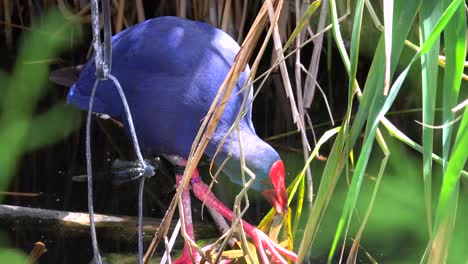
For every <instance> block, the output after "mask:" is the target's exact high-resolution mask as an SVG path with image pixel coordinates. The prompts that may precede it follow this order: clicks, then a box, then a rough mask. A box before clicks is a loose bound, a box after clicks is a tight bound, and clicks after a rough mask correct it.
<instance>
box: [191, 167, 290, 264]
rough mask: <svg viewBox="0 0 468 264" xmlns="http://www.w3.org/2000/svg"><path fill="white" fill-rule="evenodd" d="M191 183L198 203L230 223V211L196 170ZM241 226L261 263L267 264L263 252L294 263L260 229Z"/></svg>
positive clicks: (245, 225)
mask: <svg viewBox="0 0 468 264" xmlns="http://www.w3.org/2000/svg"><path fill="white" fill-rule="evenodd" d="M191 181H192V189H193V192H194V194H195V196H196V197H197V198H198V199H199V200H200V201H202V202H204V203H205V205H206V206H208V207H211V208H214V209H215V210H216V211H218V212H219V213H220V214H221V215H223V216H224V217H225V218H226V219H228V220H229V221H232V218H233V213H232V211H231V210H230V209H229V208H227V207H226V206H225V205H224V204H223V203H222V202H221V201H220V200H218V198H216V196H215V195H214V194H213V193H212V192H211V190H210V188H209V186H208V185H206V184H205V183H204V182H203V181H202V180H201V178H200V177H199V175H198V171H197V170H195V172H194V174H193V176H192V180H191ZM242 226H243V227H244V230H245V232H246V233H247V235H249V236H250V237H251V238H252V239H253V241H254V243H255V246H256V247H257V249H258V251H259V254H260V257H261V259H262V262H263V263H265V264H267V263H269V260H268V258H267V255H266V253H265V250H268V251H269V252H270V254H271V255H272V259H273V261H276V262H279V263H282V264H286V263H287V261H286V260H285V259H284V258H283V257H282V256H281V254H282V255H284V256H286V257H287V258H289V259H290V260H292V261H294V262H295V261H296V258H297V255H296V254H295V253H294V252H291V251H289V250H287V249H284V248H283V247H281V246H280V245H278V244H277V243H276V242H274V241H272V240H271V239H270V238H269V237H268V236H267V235H266V234H265V233H263V232H262V231H261V230H260V229H258V228H256V227H255V226H253V225H251V224H249V223H247V222H246V221H244V220H242Z"/></svg>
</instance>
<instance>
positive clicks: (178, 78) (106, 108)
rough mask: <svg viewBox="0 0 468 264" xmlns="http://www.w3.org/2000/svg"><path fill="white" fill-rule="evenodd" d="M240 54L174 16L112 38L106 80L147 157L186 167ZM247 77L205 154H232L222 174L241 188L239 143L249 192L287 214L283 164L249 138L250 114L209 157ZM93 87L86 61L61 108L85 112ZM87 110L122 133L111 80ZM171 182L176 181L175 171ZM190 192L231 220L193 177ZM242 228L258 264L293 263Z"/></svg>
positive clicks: (216, 32)
mask: <svg viewBox="0 0 468 264" xmlns="http://www.w3.org/2000/svg"><path fill="white" fill-rule="evenodd" d="M239 49H240V47H239V45H238V44H237V43H236V42H235V41H234V40H233V39H232V38H231V37H230V36H229V35H228V34H226V33H225V32H223V31H221V30H220V29H217V28H214V27H213V26H210V25H208V24H206V23H202V22H194V21H190V20H186V19H182V18H177V17H159V18H155V19H150V20H147V21H145V22H143V23H141V24H138V25H135V26H133V27H130V28H128V29H126V30H124V31H122V32H120V33H119V34H117V35H115V36H114V37H113V38H112V50H113V55H112V74H113V75H114V76H115V77H116V78H117V79H118V80H119V81H120V83H121V85H122V87H123V90H124V93H125V95H126V97H127V100H128V103H129V107H130V111H131V113H132V116H133V121H134V124H135V130H136V133H137V136H138V140H139V142H140V144H141V147H142V149H143V150H144V151H145V152H146V153H152V154H165V155H171V156H177V157H180V159H175V161H176V162H175V163H176V164H175V165H179V166H185V159H187V157H188V155H189V152H190V149H191V146H192V142H193V140H194V139H195V136H196V134H197V132H198V130H199V128H200V125H201V121H202V119H203V118H204V117H205V115H206V114H207V112H208V109H209V107H210V105H211V104H212V102H213V100H214V98H215V96H216V94H217V92H218V89H219V87H220V86H221V84H222V83H223V81H224V79H225V78H226V76H227V74H228V72H229V69H230V67H231V65H232V63H233V62H234V59H235V56H236V54H237V52H238V51H239ZM248 73H249V69H246V70H245V71H244V72H243V73H242V75H241V76H240V79H239V81H238V83H237V86H236V87H235V89H234V91H233V95H232V96H231V99H230V100H229V102H228V104H227V106H226V109H225V112H224V113H223V115H222V117H221V120H220V122H219V125H218V127H217V129H216V131H215V133H214V135H213V137H212V139H211V140H210V142H209V144H208V146H207V148H206V150H205V154H206V155H208V156H209V157H210V158H214V162H215V164H217V165H220V164H221V163H222V162H223V161H224V160H225V159H226V157H228V155H231V157H230V159H229V161H228V162H227V164H225V166H224V167H223V172H224V173H225V174H227V175H228V176H229V177H230V180H231V181H233V182H235V183H237V184H242V180H241V176H240V175H241V170H240V163H239V160H240V149H239V145H238V140H239V138H241V140H242V146H243V147H242V148H243V149H242V150H243V152H244V156H245V162H246V166H247V167H248V168H249V169H250V170H251V171H252V172H253V173H255V175H256V179H255V182H254V184H253V185H252V188H253V189H255V190H256V191H259V192H262V194H263V195H264V196H265V197H266V199H267V200H268V201H269V202H270V203H271V204H272V205H273V206H274V208H275V209H276V211H277V212H279V213H283V212H284V211H285V210H286V208H287V195H286V190H285V185H284V165H283V162H282V161H281V159H280V157H279V155H278V153H277V152H276V151H275V150H274V149H273V148H272V147H271V146H270V145H268V144H267V143H265V142H264V141H263V140H261V139H260V138H259V137H258V136H257V135H256V133H255V130H254V127H253V124H252V120H251V115H252V113H251V109H249V111H248V113H247V114H246V115H245V117H244V118H243V119H242V120H241V122H240V133H239V134H238V133H237V132H236V131H235V130H234V132H233V133H232V135H231V136H230V137H229V138H228V140H227V141H226V143H225V144H224V145H223V146H222V147H221V150H220V152H219V153H218V154H217V155H216V156H215V155H214V154H215V152H216V150H217V148H218V146H219V145H220V143H221V141H222V139H223V137H224V135H225V134H226V132H227V131H228V130H229V128H230V127H231V126H232V124H233V122H234V121H235V119H236V116H237V114H238V112H239V111H240V110H241V104H242V99H243V94H244V93H242V91H240V90H241V88H242V85H243V84H244V82H245V80H246V78H247V75H248ZM95 80H96V76H95V63H94V59H91V60H90V61H89V62H88V63H87V64H86V65H85V67H84V69H83V71H82V73H81V75H80V78H79V80H78V81H77V82H76V83H75V84H74V85H73V86H72V87H71V89H70V92H69V94H68V97H67V100H68V102H70V103H72V104H74V105H76V106H78V107H79V108H81V109H85V110H87V109H88V105H89V97H90V94H91V90H92V87H93V84H94V82H95ZM248 100H249V102H250V101H251V100H252V92H250V94H248ZM92 111H93V112H96V113H101V114H107V115H110V116H111V117H114V118H116V119H118V120H120V121H122V122H123V123H124V125H125V127H126V128H127V131H128V124H127V120H126V116H125V112H124V109H123V106H122V103H121V100H120V97H119V95H118V92H117V90H116V89H115V87H114V85H113V83H112V81H110V80H107V81H101V82H100V84H99V86H98V87H97V90H96V97H95V101H94V107H93V109H92ZM229 153H231V154H229ZM176 176H177V182H179V180H180V177H181V174H180V172H179V173H177V175H176ZM191 185H192V189H193V192H194V194H195V196H196V197H197V198H199V199H200V200H202V201H204V202H205V204H206V205H207V206H209V207H211V208H214V209H215V210H216V211H218V212H219V213H220V214H222V215H223V216H224V217H225V218H227V219H228V220H230V221H232V217H233V213H232V211H231V210H229V209H228V208H227V207H226V206H225V205H223V204H222V203H221V202H220V201H219V200H218V199H217V198H216V197H215V196H214V194H213V193H212V192H211V191H210V189H209V188H208V186H207V185H206V184H205V183H203V182H202V181H201V180H200V177H199V176H198V172H197V171H195V173H194V175H193V178H192V179H191ZM183 201H184V205H186V206H184V208H187V209H186V214H184V215H185V217H186V218H185V220H186V229H187V230H186V232H187V234H189V236H190V237H191V238H192V239H193V230H192V228H193V227H192V224H191V217H190V218H189V217H188V215H189V214H190V212H191V211H190V196H189V195H188V190H186V192H185V193H184V195H183ZM242 223H243V227H244V230H245V231H246V233H247V234H248V235H249V236H250V237H251V238H252V240H253V242H254V243H255V245H256V247H257V249H258V251H259V253H260V256H261V259H262V262H264V263H267V262H268V258H267V256H266V253H265V252H266V251H268V252H269V254H270V255H271V258H272V259H273V260H274V261H278V262H280V263H286V261H285V259H284V258H283V257H282V256H281V255H284V256H286V257H287V258H289V259H291V260H293V261H294V260H295V259H296V255H295V254H294V253H293V252H290V251H288V250H286V249H284V248H282V247H281V246H279V245H278V244H276V243H275V242H273V241H271V240H270V239H269V238H268V236H267V235H265V234H264V233H263V232H262V231H260V230H259V229H257V228H255V227H254V226H252V225H250V224H248V223H247V222H245V221H243V222H242ZM190 255H192V256H195V259H196V256H198V255H197V253H196V252H195V251H193V252H190V251H189V249H188V247H187V246H186V247H185V248H184V251H183V254H182V257H181V258H180V259H179V260H178V263H190V262H191V257H190Z"/></svg>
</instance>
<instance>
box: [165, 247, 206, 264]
mask: <svg viewBox="0 0 468 264" xmlns="http://www.w3.org/2000/svg"><path fill="white" fill-rule="evenodd" d="M192 257H193V259H192ZM200 260H201V256H200V254H198V253H197V252H196V251H195V250H193V251H192V256H190V252H189V251H188V250H184V251H183V252H182V256H180V257H179V258H178V259H176V260H174V261H173V262H172V263H173V264H192V263H200Z"/></svg>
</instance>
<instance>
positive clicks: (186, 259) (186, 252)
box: [173, 163, 201, 264]
mask: <svg viewBox="0 0 468 264" xmlns="http://www.w3.org/2000/svg"><path fill="white" fill-rule="evenodd" d="M180 165H184V166H185V163H184V164H180ZM183 176H184V175H183V172H182V174H181V173H180V172H177V173H176V185H177V187H179V185H180V181H181V180H182V177H183ZM182 204H183V207H184V225H185V232H186V233H187V235H188V236H189V237H190V238H191V239H192V240H195V236H194V233H193V223H192V210H191V201H190V192H189V188H188V187H187V188H186V189H185V190H184V192H183V193H182ZM192 257H193V259H194V261H195V262H193V261H192ZM200 259H201V257H200V255H199V254H198V253H197V251H196V250H195V249H193V248H192V249H191V247H190V246H189V245H188V244H187V242H185V243H184V249H183V251H182V255H181V256H180V258H178V259H177V260H176V261H174V262H173V263H175V264H191V263H198V262H199V261H200Z"/></svg>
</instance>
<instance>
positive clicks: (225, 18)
mask: <svg viewBox="0 0 468 264" xmlns="http://www.w3.org/2000/svg"><path fill="white" fill-rule="evenodd" d="M231 1H232V0H226V1H225V2H224V8H223V9H224V10H223V15H222V18H221V29H222V30H223V31H224V32H230V28H229V21H230V20H231ZM231 35H232V34H231Z"/></svg>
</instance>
